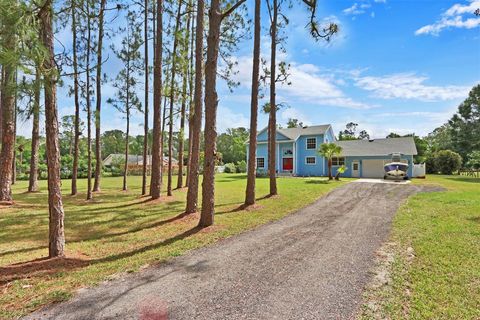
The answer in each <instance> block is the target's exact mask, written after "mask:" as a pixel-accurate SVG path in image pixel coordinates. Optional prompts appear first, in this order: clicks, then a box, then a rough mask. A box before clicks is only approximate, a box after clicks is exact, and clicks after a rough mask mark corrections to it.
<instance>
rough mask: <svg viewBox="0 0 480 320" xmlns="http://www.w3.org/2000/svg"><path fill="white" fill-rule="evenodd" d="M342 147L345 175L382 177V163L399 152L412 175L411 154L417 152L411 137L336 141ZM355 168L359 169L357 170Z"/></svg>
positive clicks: (390, 159)
mask: <svg viewBox="0 0 480 320" xmlns="http://www.w3.org/2000/svg"><path fill="white" fill-rule="evenodd" d="M335 143H336V144H337V145H339V146H340V147H342V153H341V155H342V157H343V158H344V163H345V166H346V167H347V168H348V170H347V171H346V172H345V175H344V176H346V177H361V178H377V179H382V178H383V176H384V174H385V171H384V165H385V164H386V163H389V162H392V155H393V154H400V161H401V162H405V163H407V164H408V165H409V169H408V175H409V176H410V177H411V176H412V168H413V156H414V155H416V154H417V148H416V147H415V141H414V140H413V138H412V137H402V138H387V139H371V140H347V141H336V142H335ZM356 168H358V169H360V170H357V169H356Z"/></svg>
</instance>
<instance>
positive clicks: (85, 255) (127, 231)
mask: <svg viewBox="0 0 480 320" xmlns="http://www.w3.org/2000/svg"><path fill="white" fill-rule="evenodd" d="M343 183H345V182H331V183H327V181H325V180H324V179H320V178H308V179H303V178H294V179H292V178H280V179H278V188H279V194H280V196H279V197H278V198H277V197H276V198H265V195H267V193H268V179H257V196H258V198H259V201H258V207H257V208H255V209H254V210H249V211H246V210H238V208H239V206H240V205H241V204H242V203H243V199H244V194H245V185H246V176H245V175H242V174H221V175H217V178H216V208H215V210H216V216H215V225H214V226H212V227H210V228H207V229H204V230H198V229H197V228H196V225H197V221H198V214H196V215H191V216H187V217H179V214H180V213H182V212H183V210H184V208H185V197H186V190H185V189H181V190H176V191H175V192H174V195H173V197H170V198H167V197H163V198H162V199H161V200H162V201H155V202H150V201H146V200H147V198H142V197H140V196H139V194H140V185H141V177H129V181H128V184H129V186H130V189H129V191H128V192H122V191H121V185H122V178H104V179H103V180H102V192H101V193H99V194H95V196H94V200H93V201H90V202H87V201H85V200H84V199H85V194H84V193H81V194H79V195H78V196H75V197H72V196H69V195H68V194H69V190H70V181H64V182H63V192H64V206H65V234H66V242H67V244H66V253H67V258H66V259H62V260H54V261H51V260H50V261H48V260H45V259H42V258H43V257H46V256H47V255H48V249H47V243H48V207H47V192H46V182H45V181H42V182H41V184H40V185H41V192H39V193H35V194H28V193H25V190H26V189H27V182H24V181H20V182H18V183H17V184H16V185H15V186H14V188H13V190H14V198H15V205H14V206H13V207H11V208H5V207H3V208H0V292H1V294H0V317H1V318H14V317H18V316H20V315H23V314H25V313H27V312H29V311H32V310H34V309H36V308H38V307H40V306H41V305H44V304H46V303H50V302H54V301H61V300H65V299H68V298H69V297H71V296H72V294H73V293H74V291H75V290H76V289H78V288H81V287H85V286H92V285H95V284H98V283H99V282H101V281H103V280H105V279H110V278H113V277H115V276H117V275H118V274H121V273H124V272H134V271H137V270H139V268H141V267H142V266H145V265H148V264H153V263H157V262H159V261H163V260H165V259H168V258H169V257H173V256H178V255H181V254H183V253H185V252H186V251H188V250H191V249H195V248H198V247H202V246H205V245H207V244H209V243H213V242H215V241H217V240H219V239H222V238H226V237H229V236H231V235H234V234H238V233H240V232H242V231H245V230H248V229H252V228H254V227H256V226H258V225H261V224H264V223H267V222H269V221H273V220H276V219H279V218H282V217H283V216H285V215H287V214H288V213H291V212H293V211H294V210H296V209H299V208H302V207H304V206H306V205H307V204H309V203H311V202H313V201H314V200H315V199H317V198H319V197H320V196H322V195H323V194H325V193H327V192H328V191H330V190H332V189H333V188H336V187H338V186H340V185H342V184H343ZM174 185H176V184H175V183H174ZM85 186H86V180H79V190H85V188H86V187H85Z"/></svg>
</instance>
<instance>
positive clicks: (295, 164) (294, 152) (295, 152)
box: [293, 141, 297, 174]
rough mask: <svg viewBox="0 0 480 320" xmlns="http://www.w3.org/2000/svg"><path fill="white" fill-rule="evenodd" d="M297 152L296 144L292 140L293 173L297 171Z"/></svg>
mask: <svg viewBox="0 0 480 320" xmlns="http://www.w3.org/2000/svg"><path fill="white" fill-rule="evenodd" d="M296 154H297V144H296V142H295V141H294V142H293V174H296V173H297V157H296V156H295V155H296Z"/></svg>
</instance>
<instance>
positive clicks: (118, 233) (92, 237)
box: [0, 213, 188, 274]
mask: <svg viewBox="0 0 480 320" xmlns="http://www.w3.org/2000/svg"><path fill="white" fill-rule="evenodd" d="M186 216H188V215H187V214H185V213H181V214H179V215H176V216H174V217H171V218H169V219H166V220H161V221H157V222H154V223H151V224H149V225H146V226H139V227H135V228H132V229H129V230H126V231H121V232H114V233H109V234H101V235H96V236H91V237H83V238H78V239H74V240H67V243H68V244H70V243H78V242H85V241H94V240H100V239H109V238H114V237H119V236H123V235H126V234H131V233H136V232H140V231H143V230H148V229H153V228H157V227H161V226H163V225H165V224H168V223H172V222H175V221H177V220H180V219H182V218H184V217H186ZM46 248H48V247H47V246H37V247H31V248H23V249H18V250H10V251H6V252H1V253H0V257H2V256H6V255H10V254H15V253H24V252H29V251H35V250H40V249H46ZM0 274H1V272H0Z"/></svg>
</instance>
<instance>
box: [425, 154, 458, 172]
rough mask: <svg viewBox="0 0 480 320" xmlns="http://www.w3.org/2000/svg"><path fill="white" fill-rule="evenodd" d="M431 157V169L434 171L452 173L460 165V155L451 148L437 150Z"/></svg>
mask: <svg viewBox="0 0 480 320" xmlns="http://www.w3.org/2000/svg"><path fill="white" fill-rule="evenodd" d="M433 158H434V160H433V165H434V167H433V170H434V172H435V173H437V172H440V173H442V174H452V173H453V172H455V171H458V170H459V169H460V168H461V167H462V157H461V156H460V155H459V154H458V153H456V152H453V151H451V150H441V151H438V152H437V153H435V154H434V156H433ZM430 162H431V161H430Z"/></svg>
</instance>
